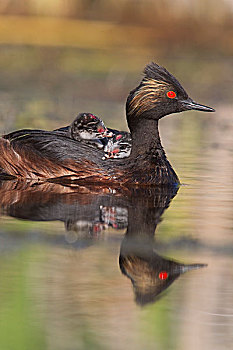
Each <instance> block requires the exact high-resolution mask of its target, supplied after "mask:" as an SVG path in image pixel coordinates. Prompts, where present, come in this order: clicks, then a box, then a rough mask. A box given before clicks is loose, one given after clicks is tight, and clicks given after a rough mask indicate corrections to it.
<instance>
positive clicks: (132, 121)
mask: <svg viewBox="0 0 233 350" xmlns="http://www.w3.org/2000/svg"><path fill="white" fill-rule="evenodd" d="M127 119H128V125H129V129H130V132H131V137H132V150H131V154H130V157H129V163H128V164H129V166H130V167H131V168H132V169H133V171H132V179H133V181H134V182H135V183H141V182H144V183H147V184H152V185H154V184H159V185H161V184H164V185H168V184H169V185H171V184H178V183H179V179H178V177H177V175H176V173H175V171H174V170H173V168H172V166H171V164H170V163H169V161H168V160H167V157H166V154H165V152H164V149H163V147H162V144H161V141H160V136H159V129H158V119H152V118H150V115H147V114H146V113H144V114H143V115H141V116H131V117H130V118H127ZM142 179H143V181H142Z"/></svg>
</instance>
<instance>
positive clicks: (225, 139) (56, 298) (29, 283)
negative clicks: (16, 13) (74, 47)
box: [0, 48, 233, 350]
mask: <svg viewBox="0 0 233 350" xmlns="http://www.w3.org/2000/svg"><path fill="white" fill-rule="evenodd" d="M9 50H10V53H9ZM12 50H13V55H12ZM18 50H19V51H20V52H18ZM23 50H25V48H24V49H21V48H20V49H18V48H17V50H16V49H12V48H11V49H9V48H2V52H3V53H5V56H4V55H3V56H2V60H3V61H4V62H3V61H1V62H0V63H1V66H0V70H1V76H2V79H1V83H0V88H1V93H0V96H1V123H0V127H1V130H2V132H5V131H10V130H13V129H15V128H22V127H35V128H47V129H49V128H51V129H52V128H55V127H60V126H62V125H65V124H67V123H68V122H70V121H71V120H72V119H73V117H74V116H75V115H76V111H88V112H89V111H90V112H93V113H96V114H97V115H100V116H103V119H104V121H105V122H106V124H107V125H108V126H110V127H117V128H124V127H125V120H124V118H123V117H122V116H123V108H124V107H123V103H122V101H124V100H125V97H126V95H127V92H128V91H129V90H130V89H131V88H132V87H133V86H134V85H132V86H131V82H132V81H130V82H128V76H127V75H126V73H122V74H119V72H118V71H117V72H116V73H114V72H112V73H111V72H109V74H108V75H106V74H105V75H104V77H100V76H98V77H97V78H96V77H95V79H94V80H91V79H93V77H92V78H90V77H88V78H87V77H86V73H85V77H84V76H82V75H78V74H80V72H78V73H75V72H76V68H77V67H79V63H80V62H86V61H85V60H83V57H82V56H80V55H81V53H79V56H78V55H77V54H75V55H74V57H75V59H74V62H75V65H74V68H73V70H72V71H69V72H67V71H65V73H64V72H60V70H61V67H63V66H64V64H63V65H62V64H61V63H62V62H63V61H62V60H61V58H59V57H60V56H59V55H58V53H57V55H58V58H59V59H57V61H56V60H55V59H56V57H55V56H56V55H55V54H53V55H52V56H51V52H50V53H48V52H47V51H46V50H44V49H40V50H39V49H37V50H35V49H33V50H32V49H31V48H30V49H27V50H26V53H25V51H23ZM38 50H39V53H40V55H38ZM29 53H30V55H32V54H33V57H31V56H30V55H29ZM55 53H56V52H55ZM68 53H69V52H68ZM28 55H29V56H30V57H29V56H28ZM54 55H55V56H54ZM69 55H70V53H69ZM4 57H5V59H4ZM9 57H11V59H9ZM14 57H20V58H21V60H19V59H14ZM49 57H50V61H49V60H48V58H49ZM64 57H66V56H64ZM69 57H71V56H69ZM72 57H73V56H72ZM88 57H89V56H88ZM91 57H92V56H91ZM26 58H27V59H26ZM23 59H24V60H23ZM24 61H25V62H26V63H25V64H23V62H24ZM144 61H148V59H147V60H145V59H143V62H144ZM177 61H180V60H179V58H178V59H177ZM184 61H186V59H184ZM194 61H195V60H194ZM20 62H21V63H22V65H21V66H22V67H21V66H20V67H18V65H19V64H21V63H20ZM28 62H31V64H32V65H33V66H28ZM38 62H39V63H40V64H39V63H38ZM44 62H47V65H48V67H47V66H46V65H44ZM53 62H57V63H56V64H53ZM59 62H60V66H59V64H58V63H59ZM88 62H89V61H88ZM88 62H87V64H88ZM3 63H4V64H3ZM13 63H14V64H13ZM36 63H38V66H37V65H36ZM49 63H50V64H51V66H52V68H51V66H50V65H49ZM191 63H192V64H190V66H189V69H188V68H187V72H188V77H189V76H190V74H192V79H187V84H186V86H187V85H188V84H189V85H190V86H188V87H189V90H191V91H192V93H193V94H191V96H192V97H193V98H194V99H197V100H198V102H200V103H206V104H210V105H212V107H214V108H216V110H217V112H216V113H215V114H211V115H208V114H205V115H204V116H203V114H198V112H197V113H192V112H188V113H185V114H183V115H180V116H170V117H169V118H166V119H164V120H162V121H161V125H160V128H161V134H162V141H163V144H164V146H165V149H166V150H167V152H168V156H169V159H170V160H171V163H172V164H173V165H174V167H175V169H176V171H177V173H178V175H179V176H180V179H181V182H182V186H181V187H180V188H179V189H165V188H163V189H159V188H156V189H146V190H143V189H134V190H129V191H123V190H121V189H120V188H119V189H117V190H113V189H111V188H85V187H71V188H70V187H63V186H60V185H55V184H53V185H48V184H35V183H29V182H28V183H23V182H19V183H16V182H2V183H1V184H0V205H1V208H0V214H1V215H0V349H1V350H15V349H17V350H18V349H19V350H21V349H22V350H26V349H33V350H34V349H35V350H36V349H39V350H41V349H49V350H50V349H56V350H64V349H65V350H74V349H75V350H76V349H117V350H118V349H122V350H123V349H124V350H125V349H136V350H137V349H164V350H165V349H166V350H167V349H177V350H182V349H185V350H186V349H189V350H192V349H193V350H194V349H195V350H196V349H198V350H201V349H205V350H213V349H214V350H215V349H216V350H220V349H221V350H222V349H226V350H228V349H231V348H232V343H233V272H232V271H233V269H232V267H233V219H232V218H233V176H232V174H233V138H232V135H233V122H232V120H233V119H232V115H233V109H232V102H231V95H230V92H229V91H230V90H229V89H228V88H227V86H229V81H230V80H229V79H228V80H226V84H225V83H224V81H223V79H222V77H221V79H220V78H219V81H218V84H215V82H214V81H212V80H211V78H212V76H214V75H213V74H212V72H215V73H216V72H219V71H220V70H215V69H213V67H212V68H211V69H212V70H211V69H210V70H208V69H207V68H206V71H205V72H204V73H205V74H204V73H203V71H201V70H199V69H198V67H199V65H200V67H203V64H204V63H205V67H210V66H211V64H212V65H213V64H215V65H217V63H215V61H213V60H212V61H211V60H209V59H208V60H207V59H205V60H204V61H195V62H191ZM170 64H171V62H170ZM15 65H16V66H15ZM28 67H29V68H28ZM30 67H31V68H30ZM46 67H47V68H46ZM64 67H65V66H64ZM64 67H63V70H64ZM70 67H71V64H70V63H69V69H70ZM174 67H176V64H175V63H174ZM224 67H228V68H229V67H231V66H230V65H229V66H227V65H225V66H224V65H223V68H224ZM59 69H60V70H59ZM88 69H89V67H88ZM125 71H127V69H126V67H125ZM125 71H124V72H125ZM178 71H180V72H184V65H183V64H181V63H180V66H178V70H177V72H178ZM173 72H174V73H176V71H175V68H174V70H173ZM194 72H197V74H199V75H197V78H195V77H196V74H194ZM221 72H222V70H221ZM224 72H225V74H226V75H228V73H227V72H228V69H225V71H224ZM110 73H111V74H110ZM75 74H76V75H75ZM218 74H219V75H220V73H218ZM219 75H218V77H219ZM207 76H208V77H209V80H208V79H207ZM138 77H139V75H138ZM179 78H182V76H181V74H180V76H179ZM194 78H195V79H196V80H195V79H194ZM88 79H90V80H88ZM101 79H102V80H101ZM215 79H216V76H215ZM22 81H23V82H24V85H23V86H22ZM92 81H94V83H92ZM135 81H136V79H135ZM98 82H99V83H98ZM198 82H201V83H200V89H199V87H198V85H197V84H198ZM220 82H221V84H222V85H221V86H222V87H221V86H220V85H219V84H220ZM98 84H99V85H98ZM192 84H193V87H192ZM208 84H209V85H208ZM227 84H228V85H227ZM211 86H214V88H212V87H211ZM216 86H218V88H216ZM231 88H232V86H231ZM194 90H195V91H194ZM227 91H228V93H229V94H228V95H227V93H226V92H227ZM198 93H199V95H198ZM204 93H205V94H206V95H205V96H204ZM93 96H95V98H96V99H94V98H93ZM203 96H204V97H203ZM229 96H230V99H229V98H228V97H229ZM196 97H197V98H196ZM198 97H199V98H198ZM215 97H218V98H215ZM212 99H213V100H214V103H213V104H212V103H211V102H210V101H211V100H212ZM109 100H110V102H109ZM119 101H121V102H119ZM209 102H210V103H209ZM119 115H120V116H121V118H119Z"/></svg>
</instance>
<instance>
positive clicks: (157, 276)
mask: <svg viewBox="0 0 233 350" xmlns="http://www.w3.org/2000/svg"><path fill="white" fill-rule="evenodd" d="M176 193H177V188H174V187H160V188H131V189H127V190H126V189H124V190H123V189H117V190H116V189H114V190H113V189H109V188H108V187H97V188H96V187H88V188H87V187H83V186H81V187H80V186H75V187H69V186H67V187H64V186H61V185H58V184H49V183H44V184H43V183H41V184H38V183H31V182H22V181H19V182H12V181H3V182H1V183H0V198H1V202H0V203H1V207H2V210H3V212H4V213H5V214H6V215H9V216H12V217H16V218H21V219H26V220H31V221H33V220H35V221H52V220H60V221H63V222H64V225H65V229H66V232H67V233H66V242H68V243H71V244H73V246H74V247H76V246H77V247H80V245H79V242H80V241H82V244H81V248H84V247H87V246H89V245H90V243H91V242H92V243H93V244H94V243H95V240H90V239H92V238H95V237H96V236H98V235H100V234H101V232H102V231H103V230H105V229H106V228H108V227H112V228H114V229H126V228H127V231H126V234H125V237H124V238H123V241H122V243H121V248H120V257H119V264H120V269H121V271H122V273H123V274H124V275H126V276H127V277H129V278H130V280H131V282H132V284H133V288H134V292H135V298H136V302H137V303H138V304H140V305H145V304H147V303H150V302H154V301H156V300H157V298H158V296H159V295H160V293H161V292H163V291H164V290H165V289H166V288H167V287H168V286H170V285H171V284H172V283H173V282H174V281H175V280H176V279H177V278H178V277H179V276H180V275H181V274H182V273H184V272H187V271H190V270H192V269H197V268H200V267H203V266H206V265H204V264H191V265H185V264H182V263H179V262H176V261H173V260H170V259H167V258H164V257H162V256H160V255H158V254H157V253H156V241H155V239H154V233H155V230H156V227H157V225H158V223H159V222H160V220H161V215H162V214H163V212H164V210H165V209H167V208H168V207H169V205H170V201H171V199H172V198H173V197H174V196H175V195H176ZM84 238H85V239H87V238H88V242H86V244H83V239H84ZM66 242H65V241H64V240H63V241H62V242H60V243H61V244H66ZM57 243H58V241H57V239H56V244H57Z"/></svg>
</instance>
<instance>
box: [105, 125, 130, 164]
mask: <svg viewBox="0 0 233 350" xmlns="http://www.w3.org/2000/svg"><path fill="white" fill-rule="evenodd" d="M110 130H112V132H113V136H112V137H110V138H109V139H108V143H107V144H106V146H105V147H104V152H105V155H104V157H103V159H108V158H111V159H113V158H118V159H119V158H127V157H129V156H130V152H131V148H132V138H131V135H130V133H129V132H126V131H120V132H118V131H116V130H113V129H110Z"/></svg>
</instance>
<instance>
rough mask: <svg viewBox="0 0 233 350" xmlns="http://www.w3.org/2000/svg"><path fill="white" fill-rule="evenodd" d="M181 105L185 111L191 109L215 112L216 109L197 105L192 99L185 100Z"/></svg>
mask: <svg viewBox="0 0 233 350" xmlns="http://www.w3.org/2000/svg"><path fill="white" fill-rule="evenodd" d="M181 103H182V107H183V108H184V110H185V111H186V110H190V109H195V110H197V111H202V112H215V109H213V108H211V107H208V106H205V105H201V104H199V103H196V102H194V101H193V100H192V99H191V98H189V99H187V100H184V101H182V102H181Z"/></svg>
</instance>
